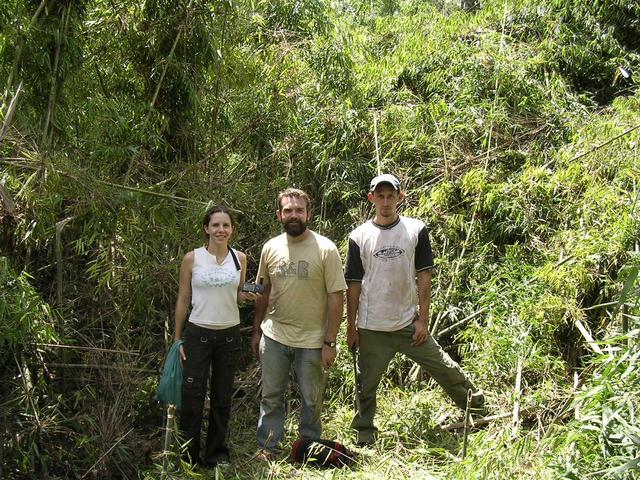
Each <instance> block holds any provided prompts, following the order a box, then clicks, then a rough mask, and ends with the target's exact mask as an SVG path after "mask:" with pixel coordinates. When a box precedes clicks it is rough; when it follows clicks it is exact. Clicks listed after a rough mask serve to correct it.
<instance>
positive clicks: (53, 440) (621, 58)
mask: <svg viewBox="0 0 640 480" xmlns="http://www.w3.org/2000/svg"><path fill="white" fill-rule="evenodd" d="M639 38H640V6H639V4H638V2H636V1H633V0H597V1H594V2H583V1H579V0H543V1H533V0H513V1H503V2H500V1H497V0H488V1H487V2H483V4H482V5H481V8H480V9H479V10H477V11H476V12H473V13H469V12H464V11H462V10H460V9H459V8H458V6H457V2H454V1H452V0H444V1H436V2H418V1H410V0H385V1H380V2H364V1H360V0H355V1H352V2H344V1H343V2H334V3H331V2H325V1H323V0H302V1H292V0H284V1H278V2H276V1H270V0H257V1H246V0H238V1H231V0H219V1H214V2H206V1H203V0H182V1H178V0H153V1H147V2H118V1H115V2H114V1H111V0H110V1H106V0H96V1H93V2H88V1H73V0H64V1H61V0H59V1H54V2H52V1H48V2H47V1H43V2H20V1H15V0H11V1H6V2H5V8H3V9H2V10H1V11H0V82H1V83H0V88H1V89H2V90H0V94H1V97H0V99H1V102H2V103H1V105H0V124H1V127H0V165H1V170H0V202H1V203H0V228H1V231H0V295H1V296H0V347H2V352H1V353H0V362H1V363H0V366H1V373H2V378H0V382H1V384H2V387H0V391H1V392H2V404H1V405H2V409H1V413H0V415H1V418H0V428H2V434H3V443H2V445H0V459H1V465H0V469H1V470H0V476H2V477H3V478H4V477H9V478H11V477H15V478H29V477H31V478H41V477H44V476H46V475H49V476H50V477H53V478H56V477H62V476H65V475H68V476H70V477H74V478H75V477H78V478H80V477H82V476H83V475H85V476H86V475H91V476H92V477H93V478H113V477H122V478H136V477H141V476H147V477H148V478H155V477H156V476H159V474H160V473H159V472H160V470H159V467H156V466H155V465H156V464H159V463H162V459H163V458H162V456H161V455H160V453H161V450H162V448H161V442H160V433H161V430H160V427H161V425H162V417H163V412H162V410H161V407H160V406H159V405H158V404H157V403H156V402H154V401H153V399H152V396H153V393H154V389H155V386H156V382H157V380H158V377H159V369H160V367H161V362H162V359H163V356H164V353H165V352H166V350H167V342H168V340H169V338H171V324H172V310H173V303H174V301H175V295H176V291H177V272H178V268H179V264H180V261H181V259H182V257H183V255H184V254H185V252H187V251H188V250H189V249H192V248H193V247H194V246H197V245H198V244H199V243H200V242H202V236H201V232H200V216H201V214H202V212H203V210H204V208H205V206H206V205H207V204H209V203H211V202H212V203H220V202H224V203H226V204H228V205H230V206H231V207H233V208H235V209H237V216H238V229H237V235H236V238H235V239H234V245H237V246H238V247H239V248H241V249H243V250H245V251H247V253H248V255H249V270H250V274H254V273H255V269H256V264H255V263H256V259H257V258H258V256H259V252H260V248H261V245H262V243H263V242H264V241H265V239H267V238H268V237H269V236H271V235H273V234H275V233H277V232H278V231H279V227H278V225H277V224H276V222H275V218H274V217H275V216H274V210H275V202H274V200H275V195H276V193H277V192H278V191H279V190H280V189H282V188H284V187H287V186H291V185H293V186H298V187H301V188H304V189H305V190H307V191H308V192H309V193H310V194H311V195H312V197H313V198H314V199H315V205H314V214H315V218H314V228H315V229H316V230H318V231H320V232H321V233H323V234H325V235H327V236H329V237H330V238H332V239H334V240H335V241H336V243H337V244H338V245H340V247H341V248H342V249H343V250H344V248H345V246H346V244H345V241H344V239H345V237H346V235H347V233H348V232H349V230H350V229H351V228H353V227H354V226H355V225H356V224H358V223H359V222H361V221H362V220H364V219H366V218H367V217H368V216H369V214H370V209H369V206H368V205H367V204H366V203H365V196H364V195H365V191H366V186H367V184H368V181H369V179H370V178H371V177H372V176H373V175H374V174H375V172H376V171H377V170H378V169H381V170H383V171H390V172H394V173H396V174H397V175H398V176H399V177H400V178H401V179H402V180H403V183H404V185H406V187H407V190H408V192H407V193H408V200H407V202H406V205H404V207H403V208H404V211H405V212H406V213H407V214H410V215H414V216H417V217H419V218H423V219H425V221H427V223H428V224H429V226H430V229H431V236H432V239H431V240H432V244H433V245H434V248H435V250H436V253H437V266H438V273H437V276H436V278H435V280H434V292H433V307H432V309H433V311H432V315H431V317H432V330H433V332H434V334H441V337H440V340H441V342H442V343H443V344H444V345H445V346H446V347H447V348H448V349H449V350H450V351H451V353H452V354H453V355H454V356H455V357H456V358H459V359H460V361H461V362H462V364H463V366H464V368H465V369H466V370H467V371H469V372H470V374H471V375H472V377H473V378H474V379H475V380H476V381H477V383H478V384H479V385H481V386H482V387H483V388H484V389H485V390H486V391H487V396H488V398H489V403H490V408H491V410H492V413H495V414H502V413H504V414H509V413H510V412H512V411H513V409H514V403H517V404H518V406H519V408H520V416H519V418H518V421H517V422H515V425H512V424H511V418H510V417H511V416H510V415H505V418H501V419H498V420H496V421H495V422H494V423H493V424H491V425H489V426H488V427H487V428H486V429H484V430H482V431H479V432H476V433H473V434H472V435H471V438H470V442H469V449H468V452H467V457H466V459H464V460H460V459H459V456H460V450H461V446H462V442H461V439H460V438H459V436H457V435H454V434H452V433H450V432H447V431H444V430H442V428H441V424H442V423H450V422H451V421H454V420H457V419H459V413H457V412H454V409H453V407H452V405H451V404H450V402H448V401H447V399H445V398H444V396H443V395H442V393H441V392H440V391H439V390H438V389H436V388H431V387H433V385H431V383H429V382H428V381H427V382H425V381H423V379H422V377H421V376H420V374H419V372H416V371H415V369H413V368H412V365H411V364H410V362H408V361H407V360H405V359H401V358H397V359H395V360H394V362H393V363H392V365H391V367H390V369H389V372H388V376H387V378H386V379H385V382H384V385H383V388H384V392H385V394H384V395H382V396H381V399H380V415H379V426H380V427H381V429H382V432H383V433H382V436H381V439H380V444H379V445H378V446H377V447H376V449H375V451H373V452H366V451H365V452H362V455H361V461H360V463H359V466H358V468H357V470H356V473H348V472H342V473H336V474H335V477H332V478H347V477H349V475H354V476H356V477H358V478H379V477H381V476H382V477H386V478H432V477H431V476H433V477H436V478H437V477H446V478H460V479H462V478H464V479H467V478H540V479H546V478H568V479H569V478H571V479H573V478H586V477H587V476H589V475H591V476H593V477H597V478H637V473H636V472H635V470H637V464H638V449H639V448H640V445H639V443H640V441H639V440H638V439H639V438H640V434H639V433H638V414H637V411H638V409H639V408H640V405H638V398H640V379H638V375H637V366H638V365H637V362H638V347H637V341H638V330H637V328H638V322H637V320H638V308H637V301H638V291H637V285H636V279H637V275H638V268H639V267H640V253H639V247H638V244H639V243H640V229H639V228H638V221H639V214H638V209H637V200H638V184H637V181H638V178H639V176H640V163H639V161H638V159H639V158H640V155H639V153H640V129H639V126H640V93H638V89H637V83H636V82H637V79H636V77H637V73H635V72H638V71H640V56H639V55H638V48H639V47H640V44H639V43H638V41H639V40H638V39H639ZM623 286H624V289H623ZM244 314H245V317H246V318H245V321H246V322H249V321H250V320H251V318H250V311H249V310H247V311H245V312H244ZM464 319H466V320H465V321H464V322H462V323H460V324H458V327H456V328H454V329H453V330H447V328H448V327H450V326H452V325H455V324H457V323H458V322H460V321H461V320H464ZM583 332H590V334H591V335H593V337H594V338H595V339H597V340H602V342H603V343H602V344H601V345H600V347H598V346H597V345H596V346H593V345H592V344H589V343H588V342H587V341H586V340H585V334H584V333H583ZM61 346H68V347H73V348H62V347H61ZM598 352H602V353H598ZM518 372H520V373H521V375H522V388H521V391H519V392H516V391H514V383H515V378H516V376H517V375H518ZM238 385H239V388H238V392H237V402H236V403H237V404H236V405H235V415H234V420H233V421H234V426H233V427H234V428H233V431H232V443H233V444H234V459H235V460H236V466H235V467H234V469H233V470H232V471H230V472H227V473H226V474H225V477H227V476H236V477H237V478H250V477H255V478H261V477H267V476H271V478H274V477H278V476H280V475H282V476H285V475H290V476H293V475H298V474H299V475H305V476H318V477H321V476H322V473H317V472H316V473H314V472H313V471H312V470H308V469H305V468H303V469H301V472H302V473H300V472H297V470H296V469H295V467H292V466H291V465H289V464H288V463H286V462H278V463H276V464H272V465H270V466H266V467H265V466H260V465H256V464H254V463H252V462H251V461H250V458H251V454H252V453H253V451H254V449H255V439H254V430H255V421H256V418H257V403H256V401H255V398H256V391H257V388H258V385H257V377H256V371H255V366H254V365H253V364H251V363H250V361H249V360H248V359H247V366H246V368H245V369H243V372H242V374H241V378H240V380H239V382H238ZM425 385H426V386H428V387H429V388H425ZM352 387H353V379H352V376H351V374H350V363H349V358H348V355H347V354H346V350H345V349H343V352H341V354H340V356H339V361H338V364H337V365H336V367H335V368H334V369H333V370H332V373H331V378H330V383H329V392H330V393H329V395H330V398H329V399H328V402H327V403H328V407H327V409H326V422H325V423H326V429H327V432H326V436H327V437H333V438H338V439H340V440H342V441H344V442H345V443H349V442H350V441H351V440H352V437H351V432H349V429H348V425H349V421H350V419H351V410H352V405H351V400H350V395H351V391H352V390H351V389H352ZM295 407H296V402H295V400H294V401H293V403H292V408H293V410H294V411H295ZM506 417H508V418H506ZM293 418H294V419H293V420H292V421H291V422H290V423H288V424H287V429H288V434H289V436H290V439H293V437H294V436H295V416H294V417H293ZM185 475H187V474H185Z"/></svg>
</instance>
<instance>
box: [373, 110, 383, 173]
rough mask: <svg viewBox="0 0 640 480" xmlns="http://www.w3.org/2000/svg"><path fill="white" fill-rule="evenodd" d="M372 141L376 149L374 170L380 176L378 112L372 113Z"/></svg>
mask: <svg viewBox="0 0 640 480" xmlns="http://www.w3.org/2000/svg"><path fill="white" fill-rule="evenodd" d="M373 140H374V142H375V147H376V169H377V171H378V175H380V174H381V170H380V145H379V144H378V112H376V111H375V110H374V111H373Z"/></svg>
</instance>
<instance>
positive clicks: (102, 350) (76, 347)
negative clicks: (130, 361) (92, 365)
mask: <svg viewBox="0 0 640 480" xmlns="http://www.w3.org/2000/svg"><path fill="white" fill-rule="evenodd" d="M33 345H35V346H36V347H51V348H69V349H72V350H85V351H89V352H100V353H122V354H125V355H140V352H139V351H137V350H131V351H128V350H112V349H110V348H99V347H83V346H80V345H60V344H55V343H34V344H33Z"/></svg>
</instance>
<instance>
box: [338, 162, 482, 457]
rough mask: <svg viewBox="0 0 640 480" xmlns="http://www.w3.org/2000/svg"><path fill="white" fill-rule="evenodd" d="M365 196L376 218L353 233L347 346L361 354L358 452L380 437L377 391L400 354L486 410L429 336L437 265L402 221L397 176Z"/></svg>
mask: <svg viewBox="0 0 640 480" xmlns="http://www.w3.org/2000/svg"><path fill="white" fill-rule="evenodd" d="M367 197H368V199H369V201H370V202H371V203H372V204H373V205H374V207H375V217H374V218H373V219H372V220H369V221H367V222H365V223H363V224H362V225H360V226H359V227H357V228H356V229H355V230H354V231H353V232H351V234H350V235H349V249H348V253H347V264H346V267H345V279H346V281H347V343H348V344H349V347H351V348H358V349H359V358H358V364H359V369H360V382H361V391H360V411H359V413H358V414H356V416H355V417H354V419H353V421H352V422H351V426H352V428H353V429H355V430H356V431H357V434H358V438H357V444H358V445H361V446H364V445H369V444H372V443H373V442H374V441H375V439H376V436H377V432H378V430H377V428H376V427H375V426H374V423H373V418H374V415H375V412H376V390H377V388H378V384H379V383H380V380H381V378H382V375H383V374H384V372H385V371H386V369H387V367H388V365H389V362H390V361H391V359H392V358H393V356H394V355H395V354H396V353H398V352H400V353H403V354H404V355H406V356H407V357H409V358H411V359H412V360H414V361H415V362H416V363H418V364H419V365H420V366H421V367H422V368H423V369H424V370H425V371H426V372H427V373H428V374H429V375H431V377H432V378H433V379H434V380H435V381H436V382H437V383H438V384H439V385H440V386H441V387H442V388H443V389H444V390H445V392H446V393H447V394H448V395H449V396H450V397H451V399H452V400H453V401H454V402H455V404H456V405H457V406H458V407H460V408H461V409H465V408H466V406H467V393H468V390H469V389H471V391H472V393H473V395H472V397H471V407H473V408H474V409H475V408H477V409H478V410H480V407H482V406H483V404H484V395H483V393H482V391H481V390H478V389H477V388H476V387H475V386H474V385H473V384H472V383H471V381H470V380H469V379H468V378H467V375H466V374H465V372H464V371H462V369H461V368H460V366H459V365H458V364H457V363H456V362H454V361H453V360H452V359H451V357H449V355H448V354H447V353H446V352H444V350H442V348H441V347H440V345H438V342H436V340H435V339H434V338H433V337H432V336H431V335H430V333H429V306H430V303H431V274H432V271H433V268H434V263H433V253H432V251H431V243H430V242H429V233H428V231H427V227H426V226H425V224H424V222H423V221H422V220H417V219H415V218H409V217H404V216H401V215H398V212H397V206H398V204H399V203H400V202H402V201H403V200H404V198H405V194H404V192H403V191H402V189H401V185H400V181H399V180H398V178H397V177H396V176H394V175H391V174H388V173H385V174H383V175H378V176H377V177H375V178H374V179H373V180H371V184H370V191H369V193H368V195H367ZM416 278H417V281H416ZM356 321H357V322H356Z"/></svg>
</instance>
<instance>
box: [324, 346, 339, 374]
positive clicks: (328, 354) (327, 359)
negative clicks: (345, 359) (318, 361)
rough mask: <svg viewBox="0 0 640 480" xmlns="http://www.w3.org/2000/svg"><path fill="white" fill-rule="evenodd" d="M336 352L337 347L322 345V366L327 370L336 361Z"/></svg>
mask: <svg viewBox="0 0 640 480" xmlns="http://www.w3.org/2000/svg"><path fill="white" fill-rule="evenodd" d="M336 354H337V350H336V347H330V346H329V345H322V366H323V367H324V368H325V370H326V369H329V368H331V365H333V362H335V361H336Z"/></svg>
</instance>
